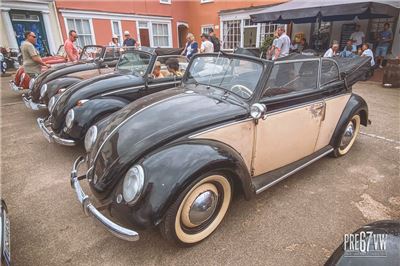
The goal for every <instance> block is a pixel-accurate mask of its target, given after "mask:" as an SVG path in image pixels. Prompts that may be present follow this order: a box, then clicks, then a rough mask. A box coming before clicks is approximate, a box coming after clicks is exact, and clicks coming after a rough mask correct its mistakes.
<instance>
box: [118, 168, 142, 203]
mask: <svg viewBox="0 0 400 266" xmlns="http://www.w3.org/2000/svg"><path fill="white" fill-rule="evenodd" d="M143 185H144V171H143V168H142V167H141V166H140V165H135V166H133V167H132V168H130V169H129V170H128V172H127V173H126V175H125V178H124V184H123V187H122V195H123V196H124V200H125V201H126V202H127V203H129V204H134V203H136V201H137V200H138V199H139V197H140V193H141V192H142V189H143Z"/></svg>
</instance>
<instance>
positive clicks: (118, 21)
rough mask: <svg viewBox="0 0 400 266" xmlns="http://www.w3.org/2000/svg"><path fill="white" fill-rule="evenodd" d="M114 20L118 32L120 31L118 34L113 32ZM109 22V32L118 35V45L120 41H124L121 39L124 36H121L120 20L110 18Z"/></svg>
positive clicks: (120, 43)
mask: <svg viewBox="0 0 400 266" xmlns="http://www.w3.org/2000/svg"><path fill="white" fill-rule="evenodd" d="M114 22H117V23H118V30H119V33H120V34H117V33H115V32H114V25H113V24H114ZM110 23H111V33H112V34H115V35H117V36H118V42H119V45H122V43H123V42H124V40H123V39H124V36H123V33H122V26H121V20H115V19H113V20H110Z"/></svg>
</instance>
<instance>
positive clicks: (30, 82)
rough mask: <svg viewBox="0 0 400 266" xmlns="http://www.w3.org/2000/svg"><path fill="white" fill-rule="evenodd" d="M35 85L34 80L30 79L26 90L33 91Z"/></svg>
mask: <svg viewBox="0 0 400 266" xmlns="http://www.w3.org/2000/svg"><path fill="white" fill-rule="evenodd" d="M34 83H35V78H31V80H30V81H29V86H28V88H29V89H30V90H32V89H33V84H34Z"/></svg>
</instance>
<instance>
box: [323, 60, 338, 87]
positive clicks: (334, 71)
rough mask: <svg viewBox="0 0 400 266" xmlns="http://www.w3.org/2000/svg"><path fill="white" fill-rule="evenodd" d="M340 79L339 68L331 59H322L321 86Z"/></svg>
mask: <svg viewBox="0 0 400 266" xmlns="http://www.w3.org/2000/svg"><path fill="white" fill-rule="evenodd" d="M337 80H339V69H338V68H337V66H336V64H335V63H334V62H332V61H330V60H326V59H325V60H324V59H323V60H322V65H321V86H322V85H325V84H328V83H331V82H334V81H337Z"/></svg>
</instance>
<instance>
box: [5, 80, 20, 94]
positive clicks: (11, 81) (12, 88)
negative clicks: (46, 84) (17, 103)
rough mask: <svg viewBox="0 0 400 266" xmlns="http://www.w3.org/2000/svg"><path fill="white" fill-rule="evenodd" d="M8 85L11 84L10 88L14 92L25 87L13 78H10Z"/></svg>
mask: <svg viewBox="0 0 400 266" xmlns="http://www.w3.org/2000/svg"><path fill="white" fill-rule="evenodd" d="M8 85H9V86H10V89H11V90H12V91H14V92H20V91H22V90H23V89H24V88H22V87H18V86H17V85H16V84H15V82H14V81H13V80H10V82H9V83H8Z"/></svg>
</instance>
